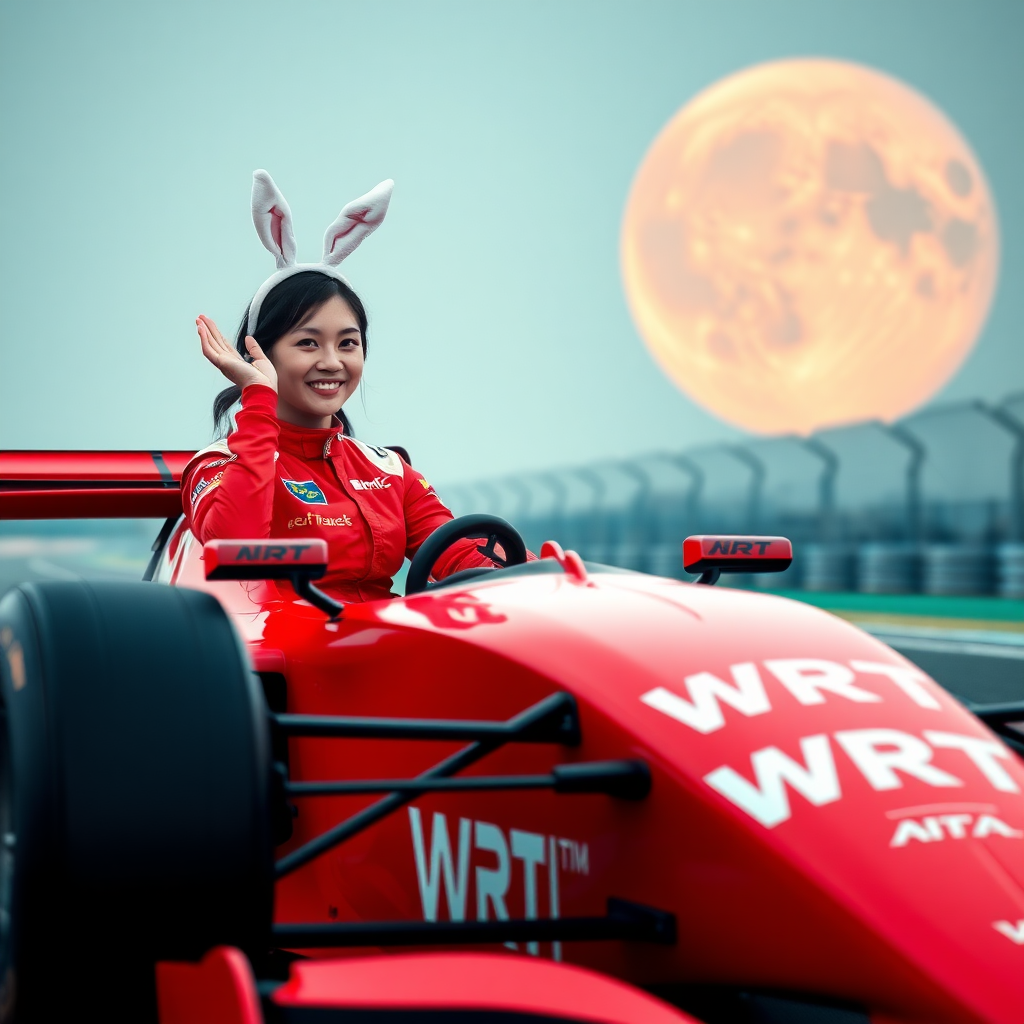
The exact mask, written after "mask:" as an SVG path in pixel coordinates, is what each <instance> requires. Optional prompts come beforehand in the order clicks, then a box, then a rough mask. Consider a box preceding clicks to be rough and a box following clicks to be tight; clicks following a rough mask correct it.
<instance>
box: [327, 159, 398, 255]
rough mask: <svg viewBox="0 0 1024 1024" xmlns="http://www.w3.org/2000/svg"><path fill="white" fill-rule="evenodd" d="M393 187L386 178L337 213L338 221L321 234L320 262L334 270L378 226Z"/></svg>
mask: <svg viewBox="0 0 1024 1024" xmlns="http://www.w3.org/2000/svg"><path fill="white" fill-rule="evenodd" d="M394 187H395V183H394V182H393V181H392V180H391V179H390V178H388V180H387V181H382V182H381V183H380V184H379V185H378V186H377V187H376V188H374V189H371V190H370V191H369V192H367V193H366V195H365V196H360V197H359V198H358V199H353V200H352V202H351V203H349V204H348V206H346V207H345V209H343V210H342V211H341V213H339V214H338V219H337V220H336V221H335V222H334V223H333V224H332V225H331V226H330V227H329V228H328V229H327V234H326V235H324V258H323V262H324V263H325V264H326V265H327V266H329V267H336V266H337V265H338V264H339V263H340V262H341V261H342V260H343V259H344V258H345V257H346V256H348V255H350V254H351V253H352V252H353V250H354V249H355V248H356V247H357V246H358V245H359V243H360V242H362V240H363V239H364V238H366V236H367V235H370V234H372V233H373V232H374V231H376V230H377V228H379V227H380V225H381V222H382V221H383V220H384V215H385V214H386V213H387V212H388V203H390V202H391V190H392V189H393V188H394Z"/></svg>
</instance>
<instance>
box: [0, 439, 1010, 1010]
mask: <svg viewBox="0 0 1024 1024" xmlns="http://www.w3.org/2000/svg"><path fill="white" fill-rule="evenodd" d="M188 457H189V454H188V453H170V452H167V453H158V454H156V455H154V456H151V455H150V454H149V453H122V454H104V455H100V454H86V453H77V454H69V455H56V454H50V455H47V454H45V453H7V454H6V455H2V456H0V518H7V519H27V518H45V517H66V516H71V515H76V516H80V517H96V516H116V515H120V516H167V517H168V519H167V526H166V527H165V529H164V530H163V531H162V532H161V535H160V537H159V538H158V539H157V544H156V550H155V553H154V559H153V562H152V563H151V565H150V570H149V572H148V573H147V578H149V579H152V580H153V581H154V582H140V583H137V584H117V583H107V584H102V583H86V582H73V581H68V582H54V583H46V584H24V585H21V586H19V587H16V588H14V589H13V590H11V591H9V592H8V593H7V595H6V596H5V597H4V598H3V599H2V601H0V650H2V656H0V675H2V686H3V695H2V696H3V715H2V719H0V726H2V728H0V745H2V756H0V817H2V819H3V821H2V832H3V849H2V851H0V957H2V964H0V970H2V974H0V984H2V993H0V1019H3V1020H8V1019H14V1020H19V1021H33V1020H48V1019H58V1018H59V1019H69V1018H70V1017H73V1015H74V1012H75V1011H76V1010H80V1011H81V1012H83V1013H84V1008H86V1007H89V1008H95V1009H97V1010H99V1011H100V1012H103V1013H105V1014H106V1016H107V1017H108V1019H121V1018H123V1019H145V1011H146V1008H147V1006H148V1007H150V1008H152V1007H155V1006H158V1007H159V1011H158V1012H159V1019H160V1020H161V1021H162V1022H164V1024H171V1022H178V1021H182V1022H184V1021H193V1022H202V1021H211V1022H212V1021H236V1022H246V1024H256V1022H258V1021H261V1020H266V1021H268V1022H269V1021H275V1020H283V1021H310V1022H313V1021H319V1020H321V1019H322V1020H325V1021H326V1020H333V1019H337V1020H339V1021H341V1020H343V1021H377V1022H380V1024H384V1022H394V1021H410V1022H413V1021H432V1022H437V1021H442V1020H455V1021H460V1022H467V1024H468V1022H470V1021H474V1022H476V1021H512V1020H538V1019H539V1020H546V1021H556V1020H557V1021H595V1022H597V1021H600V1022H605V1024H626V1022H631V1024H647V1022H650V1024H657V1022H662V1021H664V1022H666V1024H668V1022H671V1021H675V1022H679V1021H686V1020H700V1021H705V1022H710V1024H714V1022H717V1021H730V1022H731V1021H793V1022H804V1021H823V1022H826V1021H831V1022H835V1024H840V1022H844V1024H852V1022H855V1021H868V1020H870V1021H874V1022H876V1024H882V1022H886V1024H895V1022H908V1024H909V1022H946V1021H948V1022H954V1021H958V1022H959V1021H963V1022H967V1021H989V1022H1005V1024H1011V1022H1014V1024H1019V1022H1020V1021H1021V1020H1024V796H1022V790H1024V765H1022V763H1021V760H1020V758H1019V757H1018V754H1019V748H1018V749H1017V751H1016V752H1015V750H1014V749H1013V747H1014V746H1015V744H1017V741H1018V740H1019V738H1020V734H1019V733H1017V732H1015V731H1014V730H1013V728H1012V727H1011V726H1009V725H1007V723H1009V722H1012V721H1017V720H1020V719H1021V718H1024V708H1022V706H1021V705H1006V706H1000V707H992V706H989V707H985V708H975V709H972V710H968V709H967V708H966V707H964V706H963V705H962V704H961V703H959V702H958V701H956V700H955V699H954V698H952V697H951V696H950V695H949V694H948V693H946V692H945V691H944V690H942V689H941V688H940V687H938V686H937V685H936V684H935V683H933V682H932V681H931V680H930V679H929V678H928V677H927V676H925V675H924V674H923V673H922V672H921V671H919V670H918V669H916V668H915V667H914V666H913V665H911V664H910V663H909V662H907V661H906V660H905V659H904V658H902V657H901V656H900V655H898V654H896V653H895V652H893V651H892V650H891V649H889V648H888V647H886V646H885V645H884V644H882V643H880V642H879V641H878V640H875V639H873V638H872V637H870V636H868V635H866V634H865V633H863V632H861V631H860V630H858V629H856V628H855V627H853V626H852V625H850V624H848V623H846V622H844V621H842V620H840V619H837V618H834V617H832V616H831V615H828V614H826V613H824V612H822V611H820V610H817V609H815V608H812V607H809V606H806V605H802V604H799V603H795V602H792V601H788V600H784V599H780V598H776V597H772V596H768V595H763V594H754V593H748V592H743V591H739V590H729V589H723V588H720V587H714V586H708V585H699V584H687V583H680V582H676V581H672V580H666V579H660V578H656V577H652V576H647V575H643V574H639V573H633V572H625V571H620V570H616V569H612V568H609V567H606V566H596V565H588V564H584V563H582V562H581V561H580V560H579V558H578V557H576V556H575V555H574V554H573V553H571V552H565V553H563V552H562V551H561V549H560V548H559V547H558V546H557V545H556V544H547V545H545V547H544V549H543V552H542V554H543V557H542V558H541V559H540V560H539V561H537V562H531V563H525V561H524V559H525V549H524V547H523V544H522V541H521V539H520V538H519V537H518V535H517V534H516V532H515V530H514V529H513V528H512V527H511V526H509V524H507V523H505V522H503V521H501V520H498V519H494V518H492V517H483V516H476V517H465V518H464V519H461V520H455V521H454V522H453V523H450V524H448V525H447V526H445V527H443V528H442V529H441V530H439V531H438V532H437V533H436V534H435V535H434V536H433V537H431V538H430V539H429V540H428V542H427V544H425V545H424V548H423V549H422V550H421V551H420V553H419V554H418V555H417V558H416V560H415V562H414V563H413V565H412V567H411V569H410V572H409V578H408V585H407V594H406V596H405V597H404V598H396V599H394V600H390V601H380V602H372V603H368V604H362V605H350V606H347V607H342V606H341V605H339V604H337V603H336V602H335V601H333V600H332V599H331V598H330V597H328V596H327V595H325V594H323V593H321V592H320V591H318V590H317V588H316V585H315V582H314V581H315V579H316V577H317V574H318V573H319V572H322V570H323V563H324V561H325V558H326V554H325V551H324V550H323V546H322V542H315V543H313V544H303V543H300V544H296V543H295V541H294V539H289V540H288V541H284V542H280V543H278V542H276V541H274V540H273V539H272V540H270V541H267V540H254V541H246V540H245V539H242V540H240V541H233V542H229V541H219V542H214V543H212V544H208V545H206V547H205V549H203V548H202V547H201V546H199V545H198V544H197V543H195V542H194V540H193V539H192V537H191V536H190V535H189V534H188V533H187V531H185V529H184V527H183V524H182V523H181V522H179V521H178V520H177V511H178V508H179V507H180V506H179V501H180V497H179V495H178V491H177V479H178V476H179V474H180V471H181V469H182V468H183V466H184V464H185V462H186V461H187V459H188ZM467 535H468V536H481V537H488V538H489V541H488V544H489V545H490V547H491V548H492V549H493V547H494V544H495V543H496V542H500V544H501V546H502V547H503V549H504V551H505V553H506V556H507V559H508V562H509V564H508V566H507V567H506V568H504V569H500V570H468V571H467V572H464V573H460V574H458V575H457V576H455V577H452V578H450V579H448V580H445V581H444V582H443V584H441V585H437V584H431V583H430V569H431V567H432V564H433V562H434V561H435V560H436V558H437V557H438V556H439V555H440V554H441V552H442V551H443V550H444V549H445V548H446V547H447V545H448V544H450V543H452V542H453V541H454V540H455V539H457V538H459V537H464V536H467ZM684 557H685V562H686V564H687V566H688V567H689V568H690V569H693V570H697V571H701V572H703V576H702V580H703V582H704V583H711V582H714V580H715V579H716V578H717V575H718V573H719V572H720V571H723V570H725V571H729V570H733V571H736V570H742V571H746V572H750V571H756V570H757V569H758V567H759V565H760V566H761V567H765V568H769V569H771V568H775V569H777V568H780V567H784V566H785V565H786V564H788V559H789V557H790V552H789V545H788V542H785V541H782V540H780V539H772V538H691V539H689V540H688V541H687V542H686V544H685V556H684ZM161 584H163V585H161ZM168 584H169V585H168ZM239 638H240V639H241V643H239ZM154 964H155V965H156V969H155V971H154ZM154 978H155V983H154ZM154 985H155V987H154ZM91 1012H95V1010H92V1009H91ZM156 1013H157V1011H156V1010H152V1013H151V1015H155V1014H156Z"/></svg>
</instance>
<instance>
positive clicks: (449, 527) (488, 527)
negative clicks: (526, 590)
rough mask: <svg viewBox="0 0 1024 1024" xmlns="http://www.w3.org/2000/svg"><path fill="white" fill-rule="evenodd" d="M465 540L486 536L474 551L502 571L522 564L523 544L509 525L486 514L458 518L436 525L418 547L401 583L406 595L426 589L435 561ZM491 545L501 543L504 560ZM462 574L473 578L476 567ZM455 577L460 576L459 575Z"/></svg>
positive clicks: (524, 547)
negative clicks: (497, 565)
mask: <svg viewBox="0 0 1024 1024" xmlns="http://www.w3.org/2000/svg"><path fill="white" fill-rule="evenodd" d="M467 537H486V538H487V544H486V545H485V546H484V547H478V548H477V551H479V552H480V554H481V555H486V557H487V558H490V559H491V560H492V561H495V562H497V563H498V564H499V565H500V566H501V568H502V569H504V568H505V567H506V566H509V565H522V564H523V563H524V562H525V561H526V542H525V541H524V540H523V538H522V537H521V536H520V535H519V531H518V530H517V529H516V528H515V527H514V526H513V525H512V524H511V523H507V522H505V520H504V519H501V518H499V517H498V516H491V515H486V514H476V515H471V516H460V517H459V518H458V519H452V520H450V521H449V522H447V523H445V524H444V526H439V527H438V528H437V529H436V530H435V531H434V532H433V533H432V534H431V535H430V536H429V537H428V538H427V539H426V540H425V541H424V542H423V543H422V544H421V545H420V549H419V551H417V552H416V557H415V558H414V559H413V560H412V564H411V565H410V566H409V575H408V576H407V577H406V580H405V593H406V595H408V594H418V593H420V592H421V591H423V590H426V589H427V588H428V587H429V586H430V583H429V582H428V580H429V579H430V574H431V572H432V571H433V569H434V565H435V564H436V562H437V560H438V559H439V558H440V557H441V556H442V555H443V554H444V553H445V552H446V551H447V550H448V549H449V548H450V547H451V546H452V545H453V544H454V543H455V542H456V541H459V540H465V539H466V538H467ZM495 544H501V546H502V548H503V549H504V551H505V557H504V558H501V557H500V556H499V555H498V554H496V553H495V550H494V545H495ZM480 568H483V567H480ZM466 571H467V572H472V573H473V575H476V574H477V568H473V569H469V570H466ZM485 571H487V570H485ZM457 575H461V573H458V574H457ZM449 578H450V577H449ZM445 582H447V581H445Z"/></svg>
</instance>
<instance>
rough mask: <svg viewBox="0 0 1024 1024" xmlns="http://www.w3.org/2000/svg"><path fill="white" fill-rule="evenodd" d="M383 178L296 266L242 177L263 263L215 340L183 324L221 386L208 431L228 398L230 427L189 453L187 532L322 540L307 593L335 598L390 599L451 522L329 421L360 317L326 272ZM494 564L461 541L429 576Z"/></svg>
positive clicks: (391, 463)
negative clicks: (431, 539)
mask: <svg viewBox="0 0 1024 1024" xmlns="http://www.w3.org/2000/svg"><path fill="white" fill-rule="evenodd" d="M391 187H392V183H391V182H390V181H387V182H384V183H383V184H381V185H378V186H377V188H375V189H374V190H373V191H372V192H369V193H367V195H365V196H363V197H362V198H360V199H357V200H355V201H354V202H352V203H349V204H348V206H346V207H345V209H344V210H342V211H341V214H340V215H339V217H338V219H337V220H336V221H335V222H334V224H332V225H331V226H330V227H329V228H328V229H327V235H326V237H325V238H324V258H323V262H322V263H318V264H296V262H295V241H294V235H293V232H292V225H291V212H290V211H289V209H288V204H287V203H286V202H285V200H284V197H283V196H282V195H281V193H280V192H279V191H278V189H277V187H276V186H275V185H274V182H273V181H272V180H271V178H270V175H269V174H267V173H266V171H257V172H256V173H255V174H254V175H253V220H254V222H255V224H256V230H257V232H258V233H259V236H260V238H261V239H262V241H263V244H264V245H265V246H266V247H267V248H268V249H269V250H270V251H271V252H272V253H273V254H274V255H275V256H276V257H277V265H278V270H277V272H276V273H275V274H274V275H273V276H272V277H270V278H269V279H268V280H267V281H266V282H264V284H263V286H262V287H261V288H260V290H259V291H258V292H257V293H256V296H255V297H254V298H253V300H252V303H251V304H250V306H249V310H248V312H247V314H246V316H245V318H244V319H243V321H242V324H241V327H240V328H239V331H238V337H237V340H236V343H235V344H234V345H232V344H231V343H230V342H228V341H227V340H226V339H225V338H224V337H223V335H222V334H221V332H220V331H219V330H218V329H217V325H216V324H215V323H214V322H213V321H212V320H211V319H209V317H206V316H200V317H199V319H198V320H197V321H196V326H197V328H198V331H199V338H200V342H201V344H202V349H203V355H205V356H206V358H207V359H208V360H209V361H210V362H211V363H213V365H214V366H216V367H217V369H218V370H220V371H221V373H223V374H224V376H225V377H227V378H228V380H229V381H231V384H232V386H231V387H230V388H228V389H227V390H225V391H222V392H221V393H220V394H219V395H218V396H217V399H216V401H215V402H214V406H213V411H214V420H215V422H216V424H217V426H218V427H220V426H221V425H222V424H223V422H224V421H225V419H226V418H227V414H228V410H229V409H230V408H231V407H232V406H233V405H234V404H235V403H236V402H237V401H238V400H239V398H240V399H241V403H242V405H241V409H240V410H239V412H238V413H237V414H236V416H235V424H236V426H235V430H234V431H233V432H232V433H231V434H230V436H229V437H228V438H227V440H226V441H218V442H215V443H214V444H212V445H210V447H208V448H206V449H204V450H203V451H201V452H199V453H197V454H196V456H195V458H194V459H193V460H192V461H191V462H190V463H189V465H188V467H187V468H186V470H185V473H184V476H183V478H182V496H183V504H184V509H185V515H186V517H187V519H188V525H189V528H190V530H191V531H192V534H193V535H194V536H195V537H196V538H197V539H198V540H199V541H201V542H203V543H205V542H206V541H208V540H213V539H214V538H232V537H237V538H250V537H253V538H255V537H288V538H291V537H295V538H296V539H302V538H308V537H322V538H324V540H326V541H327V544H328V548H329V551H330V563H329V566H328V570H327V575H326V576H325V577H324V578H323V580H322V581H321V583H320V585H321V586H322V587H323V588H324V589H325V590H328V591H329V592H330V593H332V594H333V595H335V596H337V597H338V598H340V599H341V600H343V601H370V600H374V599H377V598H384V597H390V596H391V583H392V578H393V577H394V575H395V573H397V572H398V570H399V569H400V568H401V565H402V560H403V558H406V557H409V558H411V557H412V556H413V555H414V554H415V553H416V551H417V549H418V548H419V546H420V545H421V544H422V543H423V541H424V540H426V538H427V537H428V536H429V535H430V534H431V533H432V532H433V531H434V530H435V529H437V527H439V526H441V525H442V524H444V523H446V522H448V520H450V519H451V518H452V513H451V512H450V511H449V510H448V509H447V508H446V507H445V506H444V505H442V504H441V501H440V499H439V498H438V497H437V495H436V494H435V493H434V489H433V488H432V487H431V486H430V484H429V483H428V482H427V481H426V480H425V479H424V478H423V477H422V476H421V475H420V474H419V473H417V472H416V470H414V469H413V468H412V467H411V466H410V465H409V464H408V463H407V462H405V460H404V459H402V458H401V456H399V455H398V454H396V453H395V452H393V451H390V450H388V449H387V448H377V447H375V446H373V445H369V444H364V443H363V442H361V441H357V440H356V439H355V438H354V437H353V436H352V431H351V428H350V426H349V423H348V420H347V418H346V417H345V414H344V413H343V412H342V411H341V408H342V406H343V405H344V404H345V402H346V401H347V400H348V399H349V398H350V397H351V396H352V395H353V393H354V392H355V390H356V387H357V386H358V384H359V381H360V378H361V377H362V375H363V363H364V360H365V358H366V313H365V311H364V309H363V304H362V303H361V302H360V301H359V297H358V296H357V295H356V294H355V292H354V291H352V289H351V287H350V286H349V285H348V282H347V281H346V280H345V279H344V278H343V277H342V276H341V274H340V273H339V272H338V271H337V270H336V269H335V268H336V267H337V265H338V264H339V263H340V262H341V261H342V260H343V259H344V258H345V257H346V256H347V255H348V254H349V253H351V252H352V250H353V249H355V248H356V246H357V245H359V243H360V242H361V241H362V240H363V239H364V238H365V237H366V236H367V235H369V234H370V233H371V232H372V231H373V230H374V229H375V228H376V227H377V226H378V225H379V224H380V222H381V221H382V220H383V219H384V215H385V213H386V212H387V207H388V202H389V200H390V198H391ZM493 564H494V563H493V562H491V561H490V560H489V559H488V558H486V557H484V556H483V555H481V554H480V553H479V552H478V550H477V548H476V544H475V543H474V542H473V541H472V540H467V541H462V542H461V543H459V544H456V545H453V546H452V547H451V548H450V549H449V550H448V551H447V552H446V553H445V554H444V555H443V556H442V558H441V559H440V560H439V561H438V563H437V565H436V567H435V569H434V575H435V577H437V578H441V577H444V576H447V575H449V574H451V573H453V572H457V571H460V570H462V569H468V568H470V567H472V566H481V565H483V566H490V565H493Z"/></svg>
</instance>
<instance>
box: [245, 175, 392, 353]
mask: <svg viewBox="0 0 1024 1024" xmlns="http://www.w3.org/2000/svg"><path fill="white" fill-rule="evenodd" d="M394 187H395V183H394V182H393V181H392V180H391V179H390V178H389V179H388V180H387V181H382V182H381V183H380V184H379V185H378V186H377V187H376V188H375V189H372V190H371V191H369V192H367V193H366V195H365V196H360V197H359V198H358V199H353V200H352V202H351V203H349V204H348V206H346V207H345V208H344V209H343V210H342V211H341V213H339V214H338V219H337V220H336V221H335V222H334V223H333V224H332V225H331V226H330V227H329V228H328V229H327V234H325V235H324V255H323V259H322V260H321V261H320V262H319V263H296V262H295V231H294V229H293V228H292V211H291V210H290V209H289V208H288V204H287V203H286V202H285V198H284V196H283V195H281V191H280V189H279V188H278V187H277V186H276V185H275V184H274V179H273V178H271V176H270V175H269V174H267V172H266V171H253V175H252V222H253V224H255V225H256V233H257V234H258V235H259V236H260V241H261V242H262V243H263V244H264V246H266V248H267V250H268V251H269V252H270V253H272V254H273V256H274V258H275V259H276V260H277V267H278V269H277V273H276V274H273V275H271V276H270V277H268V278H267V280H266V281H264V282H263V284H262V285H260V290H259V291H258V292H257V293H256V295H255V297H254V298H253V300H252V302H251V303H250V304H249V316H248V321H247V330H248V332H249V334H255V333H256V326H257V324H258V323H259V318H260V306H262V305H263V300H264V299H265V298H266V297H267V295H268V294H269V293H270V290H271V289H272V288H274V287H275V286H276V285H278V284H280V283H281V282H282V281H283V280H285V278H288V277H291V276H292V275H293V274H302V273H306V272H308V271H314V272H316V273H318V274H326V275H327V276H328V277H333V278H335V279H336V280H338V281H341V282H342V283H343V284H346V285H347V284H348V281H347V280H346V279H345V278H344V276H343V275H342V274H341V272H340V271H339V270H337V269H336V268H337V266H338V264H339V263H341V261H342V260H343V259H345V257H346V256H349V255H350V254H351V253H352V252H354V251H355V249H356V248H357V247H358V246H359V244H360V243H361V242H362V241H363V239H364V238H366V237H367V236H368V235H370V234H372V233H373V232H374V231H376V230H377V228H379V227H380V225H381V223H382V222H383V220H384V215H385V214H386V213H387V212H388V203H390V202H391V190H392V189H393V188H394Z"/></svg>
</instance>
